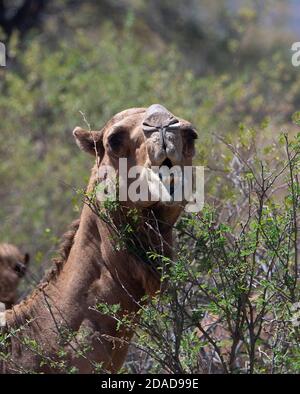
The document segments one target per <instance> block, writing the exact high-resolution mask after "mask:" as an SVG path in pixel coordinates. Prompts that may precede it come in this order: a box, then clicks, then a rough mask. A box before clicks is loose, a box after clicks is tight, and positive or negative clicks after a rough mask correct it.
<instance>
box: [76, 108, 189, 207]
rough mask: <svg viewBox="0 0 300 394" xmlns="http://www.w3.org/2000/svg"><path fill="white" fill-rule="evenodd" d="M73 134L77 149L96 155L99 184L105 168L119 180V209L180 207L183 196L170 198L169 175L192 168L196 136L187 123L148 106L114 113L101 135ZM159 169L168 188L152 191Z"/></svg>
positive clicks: (159, 177) (158, 183) (80, 131)
mask: <svg viewBox="0 0 300 394" xmlns="http://www.w3.org/2000/svg"><path fill="white" fill-rule="evenodd" d="M73 134H74V136H75V139H76V142H77V144H78V145H79V147H80V148H81V149H82V150H84V151H86V152H89V153H92V154H94V155H95V154H96V156H97V162H98V168H99V180H100V184H101V182H102V181H103V180H105V179H107V174H108V172H109V171H108V170H107V168H112V169H113V172H114V173H115V174H116V176H117V179H118V180H119V186H120V188H119V200H120V201H123V203H124V205H127V206H135V207H142V208H149V207H154V206H155V207H157V206H163V205H168V206H169V207H170V206H172V205H174V206H177V207H178V206H182V205H184V198H182V199H181V200H180V198H179V200H178V199H176V200H175V199H174V198H173V194H174V184H173V183H174V182H175V180H174V178H175V177H174V174H172V173H171V174H170V171H171V172H172V168H176V169H179V170H180V169H182V170H183V168H184V167H185V166H192V158H193V156H194V154H195V139H196V138H197V133H196V131H195V129H194V128H193V126H192V125H191V123H190V122H188V121H186V120H183V119H181V118H179V117H177V116H175V115H173V114H172V113H171V112H169V111H168V110H167V109H166V108H165V107H163V106H162V105H160V104H154V105H151V106H150V107H149V108H132V109H128V110H125V111H123V112H120V113H119V114H117V115H115V116H114V117H113V118H112V119H111V120H110V121H109V122H108V123H107V124H106V125H105V126H104V127H103V128H102V130H101V131H87V130H84V129H82V128H80V127H76V128H75V130H74V132H73ZM162 169H164V170H165V171H166V173H167V174H168V176H167V177H165V178H164V180H166V179H167V180H168V181H169V184H168V188H164V187H163V188H162V193H158V189H159V188H160V186H161V182H162V178H163V175H162V173H161V170H162ZM168 171H169V172H168ZM137 182H139V184H137ZM145 184H146V187H145ZM124 185H125V192H124V188H123V189H122V186H124ZM141 189H143V190H142V191H141ZM137 190H138V192H137ZM159 190H160V189H159ZM127 192H128V193H127ZM131 192H133V193H131ZM143 193H144V194H143ZM145 196H146V197H145ZM162 196H163V197H165V198H162Z"/></svg>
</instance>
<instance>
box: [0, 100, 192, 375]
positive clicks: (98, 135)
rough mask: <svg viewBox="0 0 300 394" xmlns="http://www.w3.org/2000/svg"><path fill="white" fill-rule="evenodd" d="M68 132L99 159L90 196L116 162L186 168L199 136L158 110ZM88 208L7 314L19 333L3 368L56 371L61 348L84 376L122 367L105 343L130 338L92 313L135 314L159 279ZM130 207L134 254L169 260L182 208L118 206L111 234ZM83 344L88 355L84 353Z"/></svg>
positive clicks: (118, 349)
mask: <svg viewBox="0 0 300 394" xmlns="http://www.w3.org/2000/svg"><path fill="white" fill-rule="evenodd" d="M177 120H178V121H177ZM166 121H167V122H168V124H169V123H170V124H171V123H172V124H173V123H174V122H177V124H178V125H179V126H180V127H178V128H177V129H176V130H175V129H174V130H173V129H172V128H170V130H169V132H168V133H166V134H165V138H166V139H165V140H161V139H159V138H158V134H159V131H157V130H156V129H155V127H160V126H163V124H165V123H166ZM152 126H154V128H153V127H152ZM73 134H74V136H75V139H76V142H77V144H78V145H79V146H80V148H81V149H82V150H84V151H87V152H89V153H92V154H94V155H95V152H96V153H97V154H96V165H95V166H94V168H93V170H92V175H91V178H90V181H89V185H88V188H87V194H88V195H91V194H92V192H93V190H94V189H95V186H96V185H97V184H99V183H100V184H101V182H102V181H103V179H105V174H104V175H103V174H102V175H103V177H102V178H101V177H100V179H99V176H98V174H99V172H98V167H100V168H101V167H103V166H104V165H108V164H109V165H111V166H112V167H114V168H115V169H117V168H118V162H119V158H120V157H127V158H128V167H129V168H130V167H131V166H133V165H137V164H139V165H141V166H149V165H151V164H152V165H153V164H155V165H159V166H160V165H161V164H162V163H163V162H164V161H165V160H166V159H167V158H168V159H169V160H170V161H171V162H172V164H178V165H180V166H183V165H191V164H192V156H193V154H194V139H195V138H196V137H197V135H196V133H195V131H194V129H193V127H192V126H191V124H190V123H189V122H187V121H184V120H182V119H179V118H177V119H176V118H175V117H174V115H172V114H171V113H169V112H168V111H167V110H166V109H165V108H164V107H162V106H159V105H154V106H151V107H149V108H148V109H145V108H133V109H129V110H126V111H123V112H121V113H119V114H117V115H115V116H114V117H113V118H112V119H111V120H110V121H109V122H108V123H107V124H106V125H105V126H104V127H103V129H102V130H101V131H99V132H97V131H93V132H90V131H85V130H83V129H81V128H76V129H75V130H74V132H73ZM89 201H90V200H89ZM97 204H98V203H97ZM89 205H90V204H84V206H83V209H82V212H81V216H80V219H79V221H78V222H76V223H75V224H74V225H73V227H72V229H71V231H70V233H68V234H67V236H66V237H65V240H64V242H63V245H62V253H61V258H59V259H58V260H57V261H56V268H55V269H54V270H52V271H51V272H50V273H49V274H48V275H47V276H46V278H45V279H44V280H43V281H42V283H41V284H40V285H39V286H38V288H37V289H36V290H35V291H34V292H33V294H32V295H31V296H30V297H29V298H28V299H26V300H25V301H23V302H21V303H20V304H19V305H16V306H14V307H13V309H12V310H8V311H6V314H5V319H6V329H7V330H15V329H18V328H20V327H22V329H21V330H20V331H19V332H18V333H15V334H14V335H13V337H12V338H11V339H10V341H9V344H8V348H9V352H10V357H9V360H10V361H6V363H5V364H4V363H3V364H4V365H3V368H4V370H6V371H8V372H10V371H16V370H19V371H20V370H21V371H28V370H29V371H43V372H46V373H49V372H57V371H58V370H59V369H57V366H56V365H55V366H54V364H53V360H55V361H59V360H60V358H59V357H60V356H59V355H58V353H59V349H61V348H62V347H63V349H64V350H65V351H66V353H67V354H68V362H69V363H70V364H69V365H73V366H75V367H77V369H78V371H79V372H81V373H88V372H92V371H93V370H94V368H95V365H98V366H99V364H100V365H101V367H102V369H103V370H106V371H112V372H115V371H117V370H119V369H120V367H121V366H122V364H123V362H124V360H125V357H126V354H127V346H126V345H124V344H122V343H121V342H122V341H118V340H116V341H114V340H109V339H107V338H108V337H110V338H112V337H113V338H123V339H124V338H125V339H126V341H127V340H130V338H131V336H132V332H129V331H128V330H127V331H125V330H124V329H120V330H117V324H116V321H115V320H114V319H112V318H111V317H108V316H104V315H101V314H100V313H99V312H96V311H94V310H93V309H92V307H93V306H94V305H95V304H96V303H99V302H106V303H109V304H120V306H121V311H120V314H125V313H128V312H130V313H134V312H136V311H137V310H138V309H139V307H138V304H137V302H136V301H139V300H140V299H141V298H142V297H143V296H144V295H147V294H148V295H151V294H154V293H155V292H156V291H157V290H159V287H160V277H159V274H158V273H157V270H156V269H155V267H153V266H152V265H151V264H150V263H149V261H147V259H146V258H145V254H144V255H143V254H142V255H140V256H139V255H138V254H136V253H135V252H132V250H131V249H130V248H128V247H125V248H124V247H122V248H120V247H116V237H115V231H114V229H113V228H112V227H111V225H110V224H109V223H108V222H107V221H106V220H105V219H103V217H101V215H99V214H98V213H97V212H96V211H95V209H91V206H89ZM101 206H102V205H101V204H100V208H101ZM131 208H135V209H136V210H137V211H136V212H137V217H138V222H137V223H135V225H136V232H135V235H136V234H137V235H138V237H136V239H135V241H136V243H137V245H139V249H140V250H143V249H144V250H145V251H149V250H156V251H157V252H159V253H162V252H163V253H164V255H166V256H171V253H172V251H171V249H172V226H173V225H174V223H175V221H176V220H177V218H178V216H179V215H180V213H181V211H182V209H183V204H182V203H181V204H180V203H171V204H170V203H168V204H165V203H162V202H160V201H158V202H141V201H140V202H139V201H138V202H135V203H133V202H131V201H128V202H122V205H120V206H119V207H118V208H117V210H116V211H114V212H113V213H112V216H113V221H114V224H115V225H116V228H119V229H120V228H121V227H122V225H124V224H126V220H128V218H127V212H128V209H131ZM149 223H150V224H149ZM66 327H67V328H68V331H69V330H72V332H74V333H77V335H76V336H75V335H74V336H73V337H72V339H71V340H70V337H68V338H66V335H65V334H64V333H65V331H66ZM28 338H30V339H31V340H34V343H36V346H35V348H34V349H32V346H31V347H30V346H28V343H29V341H28ZM82 343H84V344H85V349H87V351H86V352H85V354H83V355H82V354H80V351H81V350H82V348H81V346H82V345H81V344H82ZM87 345H88V346H87ZM41 353H43V357H41ZM42 360H43V362H41V361H42ZM45 360H46V362H45Z"/></svg>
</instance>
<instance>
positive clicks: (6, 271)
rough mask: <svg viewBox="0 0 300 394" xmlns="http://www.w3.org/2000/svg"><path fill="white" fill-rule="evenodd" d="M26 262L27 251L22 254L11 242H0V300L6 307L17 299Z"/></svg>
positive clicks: (27, 260) (27, 259) (10, 305)
mask: <svg viewBox="0 0 300 394" xmlns="http://www.w3.org/2000/svg"><path fill="white" fill-rule="evenodd" d="M28 262H29V254H28V253H26V254H22V253H21V252H20V250H19V249H18V248H17V247H16V246H14V245H11V244H6V243H3V244H0V302H2V303H3V304H5V307H6V309H9V308H11V307H12V305H13V304H14V303H15V302H16V300H17V288H18V286H19V283H20V279H21V278H22V277H23V276H24V275H25V273H26V269H27V266H28Z"/></svg>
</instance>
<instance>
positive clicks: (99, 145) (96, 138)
mask: <svg viewBox="0 0 300 394" xmlns="http://www.w3.org/2000/svg"><path fill="white" fill-rule="evenodd" d="M73 135H74V137H75V140H76V143H77V145H78V146H79V148H80V149H82V150H83V151H84V152H88V153H90V154H92V155H94V156H95V155H96V151H97V155H98V156H99V157H100V160H101V159H102V157H103V155H104V147H103V140H102V139H103V133H102V131H88V130H84V129H82V128H81V127H76V128H75V129H74V130H73Z"/></svg>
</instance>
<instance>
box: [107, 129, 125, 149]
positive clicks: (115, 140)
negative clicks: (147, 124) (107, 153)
mask: <svg viewBox="0 0 300 394" xmlns="http://www.w3.org/2000/svg"><path fill="white" fill-rule="evenodd" d="M122 140H123V138H122V135H120V133H116V134H112V135H111V136H110V137H109V138H108V143H109V146H110V148H111V149H112V150H113V151H114V150H118V149H119V147H120V146H121V144H122Z"/></svg>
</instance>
